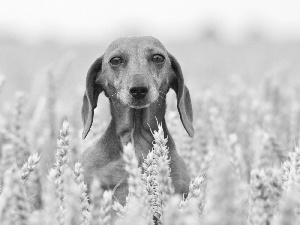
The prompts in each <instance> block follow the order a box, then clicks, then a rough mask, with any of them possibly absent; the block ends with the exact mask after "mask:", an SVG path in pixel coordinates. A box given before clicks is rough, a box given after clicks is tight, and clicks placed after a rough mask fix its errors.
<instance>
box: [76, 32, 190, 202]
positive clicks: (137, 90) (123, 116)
mask: <svg viewBox="0 0 300 225" xmlns="http://www.w3.org/2000/svg"><path fill="white" fill-rule="evenodd" d="M170 88H171V89H173V90H174V91H175V93H176V97H177V108H178V111H179V115H180V119H181V121H182V124H183V126H184V128H185V130H186V131H187V133H188V134H189V136H190V137H193V135H194V128H193V110H192V104H191V98H190V94H189V90H188V88H187V87H186V86H185V84H184V79H183V74H182V70H181V67H180V65H179V63H178V62H177V60H176V59H175V58H174V57H173V56H172V55H171V54H170V53H169V52H168V51H167V50H166V48H165V47H164V46H163V45H162V44H161V42H160V41H158V40H157V39H155V38H153V37H123V38H119V39H117V40H115V41H114V42H112V43H111V44H110V45H109V47H108V48H107V50H106V51H105V53H104V54H103V55H102V56H101V57H99V58H98V59H96V61H95V62H94V63H93V64H92V65H91V67H90V69H89V70H88V73H87V78H86V91H85V94H84V97H83V105H82V112H81V114H82V120H83V125H84V130H83V134H82V136H83V139H85V137H86V136H87V134H88V132H89V130H90V128H91V126H92V123H93V117H94V109H95V108H96V107H97V100H98V96H99V94H100V93H102V92H103V93H104V94H105V96H106V97H107V98H108V99H109V103H110V111H111V121H110V123H109V125H108V128H107V130H106V132H105V133H104V135H103V136H102V137H101V138H100V139H99V140H98V142H97V143H96V144H95V146H94V147H92V148H91V149H88V150H86V151H85V152H84V153H83V155H82V164H83V169H84V172H83V173H84V178H85V182H86V183H87V185H88V187H89V186H90V184H91V182H92V179H93V178H94V177H95V178H97V179H99V181H100V182H101V186H102V188H103V189H104V190H107V189H113V190H114V196H115V198H116V199H117V200H118V201H119V202H120V203H121V204H122V205H125V203H126V196H127V194H128V184H127V179H126V178H127V173H126V171H125V169H124V166H125V163H124V161H123V159H122V151H123V150H122V149H123V146H124V145H126V144H128V143H129V142H132V143H134V149H135V153H136V156H137V158H138V161H139V166H141V164H142V162H143V159H144V157H146V156H147V154H148V153H149V151H150V150H151V149H152V142H153V140H154V138H153V136H152V130H156V129H157V128H158V125H157V122H159V123H161V124H162V127H163V130H164V133H165V135H167V137H168V143H167V145H168V147H169V158H170V168H171V178H172V184H173V186H174V189H175V193H179V194H181V195H185V194H187V193H188V188H189V182H190V177H189V174H188V171H187V169H186V166H185V164H184V162H183V160H182V158H181V157H180V156H179V155H178V153H177V151H176V148H175V143H174V140H173V139H172V137H171V135H170V133H169V131H168V128H167V124H166V121H165V118H164V117H165V112H166V94H167V93H168V91H169V89H170Z"/></svg>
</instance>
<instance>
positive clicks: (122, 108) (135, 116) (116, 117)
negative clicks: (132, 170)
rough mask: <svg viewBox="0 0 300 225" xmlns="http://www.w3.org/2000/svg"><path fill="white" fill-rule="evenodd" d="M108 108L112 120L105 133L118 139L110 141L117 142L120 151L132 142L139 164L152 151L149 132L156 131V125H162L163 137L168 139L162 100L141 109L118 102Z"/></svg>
mask: <svg viewBox="0 0 300 225" xmlns="http://www.w3.org/2000/svg"><path fill="white" fill-rule="evenodd" d="M110 108H111V115H112V120H111V123H110V126H109V128H108V130H107V133H110V135H112V134H113V135H114V137H115V138H117V139H118V140H112V141H114V142H119V145H120V146H119V149H120V150H121V149H122V146H124V145H126V144H128V143H129V142H132V143H133V144H134V147H135V152H136V155H137V157H138V159H139V162H141V161H142V159H143V157H146V156H147V154H148V153H149V151H150V150H151V149H152V142H153V140H154V139H153V135H152V133H151V132H152V131H154V130H157V129H158V123H162V126H163V129H164V132H165V136H168V137H170V134H169V133H168V129H167V125H166V122H165V118H164V117H165V111H166V103H165V100H164V99H162V100H159V101H156V102H154V103H152V104H150V106H149V107H147V108H142V109H134V108H130V107H129V106H127V105H124V104H121V103H119V102H114V103H113V102H110ZM170 141H171V140H170ZM169 144H170V143H169Z"/></svg>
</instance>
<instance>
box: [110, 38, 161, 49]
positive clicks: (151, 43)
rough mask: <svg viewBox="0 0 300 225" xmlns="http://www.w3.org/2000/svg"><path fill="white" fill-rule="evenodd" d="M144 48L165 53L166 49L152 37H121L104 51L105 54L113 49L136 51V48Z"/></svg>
mask: <svg viewBox="0 0 300 225" xmlns="http://www.w3.org/2000/svg"><path fill="white" fill-rule="evenodd" d="M143 47H144V48H146V47H149V48H151V47H153V48H159V49H161V50H163V51H166V48H165V47H164V46H163V44H162V43H161V42H160V41H159V40H157V39H156V38H154V37H151V36H145V37H121V38H118V39H116V40H115V41H113V42H112V43H111V44H110V45H109V46H108V48H107V49H106V53H109V52H111V51H114V50H115V49H124V50H125V49H127V50H130V49H137V48H143Z"/></svg>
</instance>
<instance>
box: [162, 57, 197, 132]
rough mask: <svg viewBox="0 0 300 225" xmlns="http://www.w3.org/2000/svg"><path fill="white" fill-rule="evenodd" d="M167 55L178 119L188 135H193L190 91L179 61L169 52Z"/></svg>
mask: <svg viewBox="0 0 300 225" xmlns="http://www.w3.org/2000/svg"><path fill="white" fill-rule="evenodd" d="M168 56H169V58H170V61H171V67H172V70H173V72H174V75H175V77H173V79H172V81H171V84H170V86H171V88H172V89H173V90H174V91H175V93H176V96H177V109H178V112H179V115H180V119H181V122H182V124H183V126H184V128H185V130H186V131H187V133H188V134H189V135H190V137H193V136H194V127H193V108H192V102H191V97H190V93H189V90H188V88H187V87H186V86H185V84H184V80H183V74H182V71H181V67H180V65H179V63H178V62H177V60H176V59H175V57H174V56H172V55H171V54H170V53H168Z"/></svg>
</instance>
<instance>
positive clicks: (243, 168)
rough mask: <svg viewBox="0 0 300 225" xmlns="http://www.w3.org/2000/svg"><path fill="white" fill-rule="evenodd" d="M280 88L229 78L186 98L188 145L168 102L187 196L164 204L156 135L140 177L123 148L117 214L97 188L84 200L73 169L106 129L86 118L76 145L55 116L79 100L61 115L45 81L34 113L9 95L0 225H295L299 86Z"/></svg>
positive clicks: (70, 127)
mask: <svg viewBox="0 0 300 225" xmlns="http://www.w3.org/2000/svg"><path fill="white" fill-rule="evenodd" d="M284 79H285V78H284V76H282V75H281V71H277V72H276V71H275V72H273V74H272V75H270V76H267V77H265V78H264V79H263V81H262V82H261V84H260V85H258V86H256V87H251V86H250V85H248V84H246V83H244V82H243V81H242V80H240V79H238V78H237V77H233V78H232V81H231V82H230V83H229V84H228V85H226V86H220V87H217V88H216V87H209V88H206V89H203V90H201V91H199V92H197V93H194V94H193V93H192V94H191V95H192V98H193V107H194V118H195V119H194V127H195V137H194V139H190V138H189V137H188V136H187V134H186V133H185V131H184V129H183V127H182V124H181V122H180V118H179V115H178V113H177V111H176V105H175V102H176V100H175V99H174V98H175V95H174V94H169V97H168V98H169V99H168V102H169V104H168V111H167V115H166V119H167V124H168V127H169V130H170V133H171V134H172V137H173V139H174V140H175V143H176V146H177V150H178V152H179V154H180V155H181V156H182V158H183V159H184V161H185V163H186V165H187V168H188V171H189V173H190V175H191V177H192V180H191V183H190V185H189V195H188V197H187V198H186V199H183V197H182V196H178V195H176V194H174V188H173V186H172V180H171V178H170V172H171V170H170V167H169V161H170V160H172V159H170V158H168V148H167V146H166V143H167V141H168V137H166V136H165V134H164V131H163V129H162V127H161V126H159V129H158V130H157V131H154V132H153V137H154V142H153V148H152V149H149V154H148V155H147V156H145V160H144V163H143V165H142V168H139V167H138V163H137V159H136V156H135V153H134V147H133V146H132V145H131V143H129V144H128V145H127V146H124V151H123V159H124V162H125V169H126V170H127V172H128V174H129V176H128V184H129V194H128V197H127V203H126V205H125V206H122V205H120V204H119V203H118V202H117V201H116V200H115V199H114V196H113V192H112V191H104V190H101V188H100V183H99V182H101V181H95V182H94V183H93V184H92V186H91V191H90V193H89V194H88V193H87V186H86V184H85V183H84V178H83V175H82V165H81V164H80V155H81V153H82V152H83V151H84V150H85V149H86V148H88V147H90V146H92V145H93V144H94V143H95V141H96V140H97V138H99V136H100V135H99V132H100V133H102V132H103V130H105V127H106V125H107V123H106V122H105V121H106V120H107V119H106V118H104V119H103V118H102V116H101V115H100V113H98V112H96V113H95V116H96V117H95V121H94V124H93V127H92V130H91V133H90V134H89V136H88V140H86V141H84V142H82V141H81V140H80V133H81V125H80V124H79V123H78V122H76V120H73V118H72V114H69V113H65V111H66V112H71V111H76V110H77V108H78V107H77V106H78V105H80V104H81V102H80V101H81V96H80V94H78V95H75V97H74V99H78V100H76V101H75V102H74V103H72V104H70V105H63V104H62V103H61V102H60V101H59V99H58V98H57V95H58V94H57V92H58V91H59V79H58V77H57V76H56V75H55V73H53V71H51V70H50V71H47V73H46V75H45V80H47V81H48V82H47V84H48V85H47V86H45V87H44V89H45V90H46V91H45V92H44V95H43V96H40V98H39V100H38V101H36V104H34V106H32V104H26V102H27V100H28V98H29V96H28V95H26V94H24V93H17V94H16V97H15V100H14V102H12V103H11V105H10V106H11V107H7V110H6V111H5V110H3V111H2V114H1V115H0V122H1V123H0V124H1V125H2V126H1V128H0V184H1V192H0V193H1V194H0V224H3V225H6V224H24V225H26V224H30V225H31V224H32V225H35V224H61V225H63V224H66V225H69V224H72V225H73V224H74V225H77V224H78V225H79V224H80V225H81V224H84V225H88V224H91V225H96V224H113V223H115V224H154V220H153V218H155V221H156V223H158V224H164V225H173V224H175V225H176V224H178V225H179V224H204V225H214V224H216V225H217V224H218V225H219V224H228V225H229V224H230V225H240V224H241V225H242V224H249V225H273V224H274V225H277V224H278V225H279V224H280V225H282V224H290V225H292V224H299V222H300V219H299V214H300V198H299V196H300V195H299V194H300V150H299V149H300V148H299V134H300V100H299V99H300V98H299V96H300V92H299V90H300V86H299V85H298V84H297V83H289V82H286V81H285V80H284ZM4 80H5V79H4V77H3V76H2V77H0V95H1V91H2V90H3V89H5V87H6V84H7V82H6V83H4ZM53 90H55V91H53ZM66 107H69V108H70V109H66ZM66 115H67V116H66ZM67 119H68V120H67ZM68 121H70V122H68ZM58 124H61V128H60V130H59V129H58V128H57V126H58ZM58 131H59V132H58ZM96 131H97V132H96ZM57 138H58V140H57V141H56V139H57ZM55 147H56V148H55ZM55 149H56V151H55Z"/></svg>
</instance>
